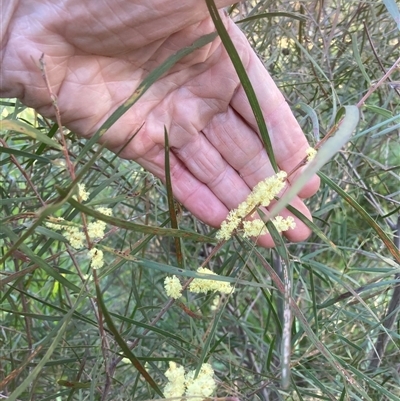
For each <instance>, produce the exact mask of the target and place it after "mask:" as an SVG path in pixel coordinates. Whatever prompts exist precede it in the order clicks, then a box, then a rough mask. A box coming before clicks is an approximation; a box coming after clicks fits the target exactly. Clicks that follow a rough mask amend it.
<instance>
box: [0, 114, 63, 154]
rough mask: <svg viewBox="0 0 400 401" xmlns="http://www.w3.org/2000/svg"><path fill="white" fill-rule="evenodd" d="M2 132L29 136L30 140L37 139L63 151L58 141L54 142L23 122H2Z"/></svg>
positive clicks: (0, 122) (0, 127) (0, 123)
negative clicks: (8, 131)
mask: <svg viewBox="0 0 400 401" xmlns="http://www.w3.org/2000/svg"><path fill="white" fill-rule="evenodd" d="M2 130H10V131H16V132H19V133H20V134H23V135H26V136H29V137H30V138H32V139H35V140H37V141H39V142H42V143H44V144H46V145H48V146H50V147H52V148H55V149H58V150H62V146H61V145H60V144H59V143H57V142H56V141H53V140H52V139H51V138H49V137H48V136H47V135H44V134H42V133H41V132H40V131H39V130H37V129H36V128H34V127H32V126H31V125H29V124H26V123H24V122H22V121H17V120H1V121H0V131H2Z"/></svg>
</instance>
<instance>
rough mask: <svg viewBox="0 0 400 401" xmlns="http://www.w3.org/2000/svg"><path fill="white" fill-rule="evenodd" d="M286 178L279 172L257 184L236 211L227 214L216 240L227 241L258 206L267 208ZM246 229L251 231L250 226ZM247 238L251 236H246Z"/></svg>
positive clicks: (283, 185) (281, 188) (282, 187)
mask: <svg viewBox="0 0 400 401" xmlns="http://www.w3.org/2000/svg"><path fill="white" fill-rule="evenodd" d="M286 177H287V174H286V172H285V171H279V172H278V173H277V174H276V175H274V176H272V177H268V178H266V179H265V180H263V181H261V182H259V183H258V184H257V185H256V186H255V187H254V188H253V191H252V192H251V193H250V194H249V196H248V197H247V199H246V200H245V201H244V202H242V203H241V204H240V205H239V206H238V207H237V209H234V210H231V211H230V212H229V214H228V216H227V218H226V219H225V220H224V221H223V222H222V224H221V228H220V229H219V230H218V232H217V234H216V238H217V239H218V240H228V239H229V238H230V237H231V236H232V234H233V232H234V231H235V230H236V229H237V228H238V227H239V225H240V223H241V222H242V221H243V219H244V218H245V217H246V216H247V215H248V214H249V213H251V211H252V210H254V209H255V208H257V207H259V206H264V207H267V206H268V205H269V204H270V203H271V201H272V200H273V199H274V198H275V196H277V195H278V194H279V193H280V192H281V191H282V190H283V189H284V188H285V179H286ZM255 224H259V223H255ZM247 227H248V230H251V229H250V227H252V226H251V225H250V226H249V225H247ZM260 231H261V230H260ZM245 233H246V230H245ZM257 235H259V234H257ZM247 236H253V235H250V234H247Z"/></svg>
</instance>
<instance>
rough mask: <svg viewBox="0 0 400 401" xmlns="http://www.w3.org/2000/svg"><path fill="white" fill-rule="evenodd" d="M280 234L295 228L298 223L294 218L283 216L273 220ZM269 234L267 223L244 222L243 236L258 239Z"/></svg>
mask: <svg viewBox="0 0 400 401" xmlns="http://www.w3.org/2000/svg"><path fill="white" fill-rule="evenodd" d="M271 222H272V223H273V224H274V226H275V228H276V229H277V231H278V232H282V231H287V230H289V229H290V228H292V229H293V228H295V227H296V223H295V221H294V218H293V217H292V216H288V217H287V218H286V219H285V218H283V217H282V216H276V217H275V218H274V219H272V220H271ZM267 233H268V229H267V227H266V226H265V223H264V222H263V221H262V220H260V219H256V220H252V221H244V222H243V236H244V237H245V238H246V237H258V236H259V235H264V234H267Z"/></svg>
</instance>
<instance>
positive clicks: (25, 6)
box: [1, 0, 319, 247]
mask: <svg viewBox="0 0 400 401" xmlns="http://www.w3.org/2000/svg"><path fill="white" fill-rule="evenodd" d="M13 4H15V5H16V6H15V10H13V11H14V12H13V13H12V16H11V17H10V21H9V28H8V36H7V37H6V39H7V41H6V42H5V46H3V47H2V50H1V57H2V71H1V75H2V76H1V79H2V83H1V85H2V88H1V95H2V96H7V97H18V98H20V100H21V101H22V102H23V103H25V104H26V105H28V106H30V107H34V108H35V109H37V110H38V111H39V112H40V113H41V114H43V115H45V116H47V117H51V118H54V117H55V114H54V108H53V105H52V102H51V99H50V96H49V92H48V90H47V88H46V86H45V83H44V81H43V79H42V77H41V72H40V70H39V68H38V67H37V61H38V60H39V59H40V57H41V55H42V54H44V60H45V62H46V69H47V75H48V80H49V82H50V85H51V89H52V91H53V93H54V94H56V96H57V103H58V107H59V109H60V113H61V121H62V123H63V124H64V125H66V126H67V127H68V128H69V129H71V130H73V131H75V132H76V133H78V134H80V135H82V136H84V137H87V138H89V137H90V136H91V135H93V134H94V132H96V130H97V129H98V128H99V127H100V126H101V124H102V123H104V121H106V119H107V118H108V117H109V116H110V115H111V114H112V113H113V112H114V111H115V109H116V108H117V107H118V106H119V105H121V104H122V103H123V102H124V101H125V100H126V99H127V98H128V97H129V96H130V95H131V94H132V93H133V91H134V90H135V89H136V88H137V86H138V85H139V84H140V82H141V81H142V80H143V79H144V78H145V77H146V75H147V74H148V73H149V72H150V71H152V70H153V69H154V68H155V67H157V66H158V65H160V64H161V63H162V62H163V61H165V60H166V59H167V58H168V57H169V56H170V55H171V54H173V53H175V52H177V51H178V50H180V49H182V48H184V47H186V46H188V45H190V44H192V43H193V42H194V41H195V40H196V39H198V38H199V37H201V36H203V35H204V34H207V33H210V32H212V31H214V30H215V28H214V25H213V23H212V21H211V19H210V17H209V16H208V12H207V8H206V5H205V3H203V2H199V1H196V0H191V1H186V2H183V3H182V4H181V3H179V4H178V3H177V2H174V1H172V0H168V1H163V0H157V1H153V2H151V1H147V2H143V1H132V0H129V1H128V0H118V1H116V0H102V1H96V2H93V1H89V2H82V1H78V0H66V1H63V2H62V3H57V2H56V3H54V2H52V1H39V0H29V1H28V0H21V1H20V2H19V3H17V2H15V3H13ZM217 4H218V6H224V5H226V4H229V3H228V2H226V1H219V2H217ZM224 18H225V17H224ZM225 22H226V27H227V30H228V32H229V34H230V36H231V39H232V41H233V42H234V44H235V46H236V48H237V50H238V52H239V55H240V56H241V59H242V62H243V64H244V66H245V68H246V70H247V73H248V75H249V78H250V80H251V81H252V83H253V86H254V88H255V91H256V94H257V97H258V99H259V102H260V106H261V109H262V111H263V114H264V117H265V120H266V124H267V127H268V130H269V134H270V136H271V141H272V144H273V147H274V152H275V155H276V159H277V163H278V165H279V167H280V168H281V169H282V170H285V171H291V170H292V169H293V168H294V167H295V166H296V165H297V164H298V163H299V162H300V161H301V160H302V159H303V158H304V157H305V155H306V153H305V151H306V149H307V148H308V144H307V141H306V139H305V137H304V135H303V133H302V131H301V129H300V127H299V125H298V124H297V122H296V120H295V118H294V116H293V114H292V112H291V111H290V109H289V107H288V105H287V103H286V102H285V100H284V98H283V96H282V94H281V93H280V91H279V90H278V88H277V87H276V85H275V84H274V82H273V80H272V79H271V77H270V76H269V74H268V72H267V71H266V70H265V68H264V66H263V65H262V63H261V62H260V60H259V59H258V57H257V56H256V55H255V53H254V52H253V50H252V49H251V47H250V45H249V43H248V41H247V40H246V38H245V37H244V35H243V34H242V32H241V31H240V29H239V28H238V27H237V26H236V25H235V24H234V23H233V22H232V21H231V20H230V19H228V18H225ZM143 123H144V125H143ZM142 125H143V127H142V128H141V129H140V130H139V132H138V134H137V135H136V136H135V138H134V139H133V140H132V141H130V142H129V144H128V145H127V146H126V147H125V148H124V146H125V145H126V143H127V142H128V140H129V138H130V137H131V136H132V133H134V132H135V131H137V130H138V129H139V127H141V126H142ZM164 126H165V127H166V128H167V131H168V134H169V142H170V147H171V155H170V167H171V179H172V187H173V192H174V195H175V197H176V198H177V199H178V200H179V201H180V202H181V203H182V204H183V205H184V206H185V207H186V208H187V209H189V210H190V211H191V212H192V213H193V214H194V215H195V216H197V217H198V218H199V219H201V220H202V221H204V222H206V223H208V224H210V225H212V226H219V225H220V224H221V222H222V221H223V220H224V219H225V217H226V215H227V213H228V211H229V210H230V209H233V208H235V207H236V206H237V205H238V204H239V203H240V202H241V201H243V200H244V199H245V198H246V197H247V195H248V194H249V192H250V190H251V188H252V187H253V186H254V185H255V184H257V183H258V182H259V181H261V180H263V179H264V178H266V177H268V176H271V175H273V174H274V171H273V169H272V166H271V163H270V162H269V159H268V156H267V154H266V152H265V150H264V147H263V144H262V142H261V140H260V138H259V135H258V129H257V125H256V122H255V119H254V116H253V113H252V111H251V108H250V106H249V104H248V101H247V98H246V95H245V93H244V91H243V88H242V87H241V85H240V82H239V79H238V77H237V75H236V72H235V70H234V68H233V66H232V63H231V61H230V59H229V57H228V55H227V53H226V52H225V50H224V48H223V45H222V44H221V42H220V40H219V39H218V38H217V39H215V40H214V41H213V42H212V43H210V44H209V45H206V46H204V47H202V48H201V49H199V50H197V51H195V52H193V53H192V54H191V55H189V56H187V57H185V58H184V59H182V60H181V61H180V62H179V63H178V64H176V65H175V66H174V67H173V68H172V69H171V71H169V72H168V73H167V74H166V75H165V76H163V77H162V78H161V79H160V80H158V81H157V82H156V83H155V84H153V86H152V87H151V88H150V89H149V90H148V91H147V93H145V95H144V96H143V97H142V98H141V99H140V100H139V101H138V102H137V103H136V104H135V105H134V106H133V107H131V109H129V111H128V112H127V113H126V114H125V115H123V116H122V117H121V118H120V119H119V120H118V121H117V122H116V123H115V124H114V125H113V126H112V127H111V128H110V129H109V130H108V131H107V132H106V134H105V135H104V136H103V138H102V141H105V142H106V145H107V147H108V148H109V149H111V150H112V151H114V152H119V151H120V150H121V149H122V148H124V149H123V150H122V152H121V154H120V155H121V156H122V157H124V158H127V159H133V160H135V161H137V162H138V163H140V164H141V165H142V166H143V167H144V168H146V169H147V170H149V171H150V172H152V173H153V174H155V175H156V176H157V177H159V178H161V179H163V180H164V179H165V176H164V175H165V171H164ZM294 178H295V175H294V176H293V177H290V179H294ZM290 179H289V181H290ZM318 186H319V181H318V178H315V179H313V180H311V181H310V182H309V183H308V184H307V185H306V186H305V187H304V188H303V189H302V190H301V192H300V193H299V197H297V198H295V199H294V200H293V202H292V205H293V206H294V207H295V208H297V209H298V210H299V211H300V212H302V213H303V214H305V215H306V216H308V217H310V212H309V211H308V209H307V207H306V206H305V205H304V203H303V201H302V198H307V197H309V196H311V195H313V194H314V193H315V191H316V190H317V189H318ZM281 215H283V216H284V217H287V216H288V215H290V213H289V212H288V211H287V210H285V211H284V212H282V213H281ZM295 221H296V224H297V226H296V228H295V229H293V230H289V231H287V232H286V233H285V235H286V236H287V237H288V239H289V240H291V241H301V240H304V239H306V238H307V236H308V235H309V229H308V228H307V227H306V226H305V225H304V224H303V223H301V222H300V221H299V220H298V219H297V218H295ZM258 243H259V244H260V245H262V246H267V247H268V246H273V241H272V239H271V237H270V236H269V235H264V236H262V237H260V238H259V239H258Z"/></svg>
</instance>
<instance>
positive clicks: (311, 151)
mask: <svg viewBox="0 0 400 401" xmlns="http://www.w3.org/2000/svg"><path fill="white" fill-rule="evenodd" d="M306 153H307V162H308V163H309V162H310V161H311V160H313V159H314V157H315V156H316V155H317V151H316V150H315V149H314V148H312V147H311V146H310V147H309V148H308V149H307V150H306Z"/></svg>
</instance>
